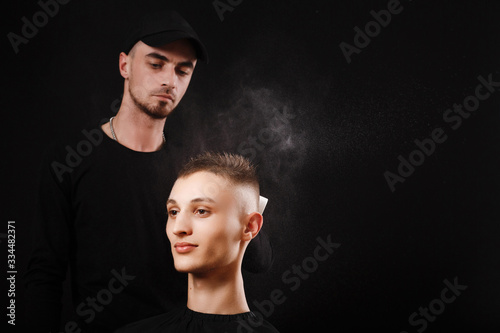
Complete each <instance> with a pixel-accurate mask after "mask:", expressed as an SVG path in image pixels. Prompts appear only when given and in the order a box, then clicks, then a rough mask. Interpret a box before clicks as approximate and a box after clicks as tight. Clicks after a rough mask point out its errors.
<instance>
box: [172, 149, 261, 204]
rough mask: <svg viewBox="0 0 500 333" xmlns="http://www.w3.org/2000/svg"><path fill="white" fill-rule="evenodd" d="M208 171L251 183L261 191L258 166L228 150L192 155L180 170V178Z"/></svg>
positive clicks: (234, 181) (233, 181) (231, 179)
mask: <svg viewBox="0 0 500 333" xmlns="http://www.w3.org/2000/svg"><path fill="white" fill-rule="evenodd" d="M200 171H207V172H211V173H213V174H216V175H218V176H222V177H224V178H226V179H228V180H229V181H230V182H231V183H233V184H244V185H251V186H253V187H254V188H255V189H256V190H257V194H258V193H259V179H258V177H257V171H256V167H255V166H254V165H253V164H252V163H251V162H250V161H249V160H248V159H247V158H245V157H243V156H241V155H238V154H231V153H227V152H223V153H215V152H204V153H202V154H199V155H198V156H196V157H192V158H191V159H190V160H189V161H188V162H187V163H186V164H185V165H184V166H183V167H182V169H181V170H180V171H179V174H178V178H182V177H187V176H189V175H191V174H193V173H195V172H200Z"/></svg>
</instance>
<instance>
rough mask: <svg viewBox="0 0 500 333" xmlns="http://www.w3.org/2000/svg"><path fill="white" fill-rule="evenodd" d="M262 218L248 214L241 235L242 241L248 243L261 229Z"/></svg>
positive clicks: (254, 213) (257, 214) (256, 214)
mask: <svg viewBox="0 0 500 333" xmlns="http://www.w3.org/2000/svg"><path fill="white" fill-rule="evenodd" d="M263 220H264V218H263V217H262V215H261V214H259V213H257V212H253V213H250V214H248V216H247V219H246V226H245V231H244V233H243V240H245V241H250V240H252V239H253V238H254V237H255V236H257V234H258V233H259V231H260V229H261V228H262V222H263Z"/></svg>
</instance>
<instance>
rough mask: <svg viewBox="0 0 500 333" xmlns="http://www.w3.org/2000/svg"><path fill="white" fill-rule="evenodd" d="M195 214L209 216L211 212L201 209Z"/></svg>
mask: <svg viewBox="0 0 500 333" xmlns="http://www.w3.org/2000/svg"><path fill="white" fill-rule="evenodd" d="M195 214H196V215H199V216H208V215H209V214H210V212H209V211H208V210H206V209H201V208H200V209H197V210H196V211H195Z"/></svg>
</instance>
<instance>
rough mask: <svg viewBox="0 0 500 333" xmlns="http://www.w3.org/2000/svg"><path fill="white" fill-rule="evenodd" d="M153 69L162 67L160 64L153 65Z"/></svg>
mask: <svg viewBox="0 0 500 333" xmlns="http://www.w3.org/2000/svg"><path fill="white" fill-rule="evenodd" d="M151 67H153V68H155V69H157V68H161V65H160V64H155V63H151Z"/></svg>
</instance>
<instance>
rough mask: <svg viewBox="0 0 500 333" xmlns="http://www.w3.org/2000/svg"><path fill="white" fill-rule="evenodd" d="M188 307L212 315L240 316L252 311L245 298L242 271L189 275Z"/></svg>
mask: <svg viewBox="0 0 500 333" xmlns="http://www.w3.org/2000/svg"><path fill="white" fill-rule="evenodd" d="M187 307H188V308H189V309H191V310H193V311H196V312H202V313H210V314H238V313H244V312H248V311H250V310H249V308H248V304H247V301H246V298H245V289H244V287H243V276H242V274H241V269H240V270H238V271H237V272H235V273H231V274H212V272H211V273H209V274H203V275H202V274H192V273H189V275H188V302H187Z"/></svg>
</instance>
